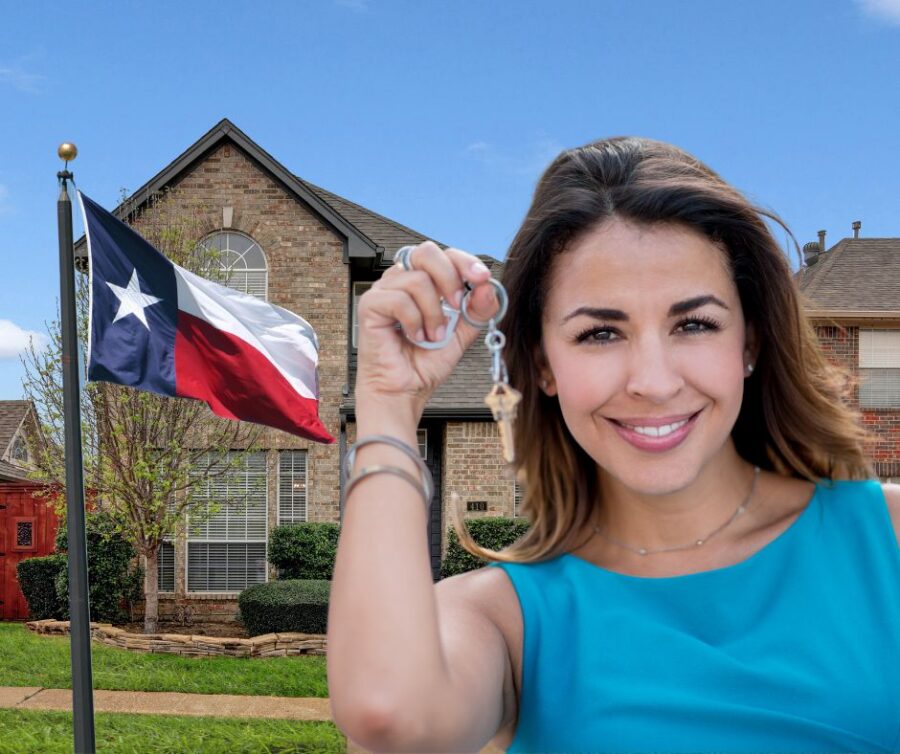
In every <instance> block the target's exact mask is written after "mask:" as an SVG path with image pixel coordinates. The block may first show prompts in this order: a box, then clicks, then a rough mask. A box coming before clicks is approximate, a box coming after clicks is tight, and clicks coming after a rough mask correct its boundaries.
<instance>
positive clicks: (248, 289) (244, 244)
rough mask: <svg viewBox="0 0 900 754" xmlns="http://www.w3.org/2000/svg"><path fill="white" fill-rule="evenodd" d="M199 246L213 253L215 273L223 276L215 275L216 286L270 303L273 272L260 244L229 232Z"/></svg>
mask: <svg viewBox="0 0 900 754" xmlns="http://www.w3.org/2000/svg"><path fill="white" fill-rule="evenodd" d="M198 246H199V247H200V248H201V249H202V250H203V251H205V252H207V253H209V255H210V257H211V260H210V261H211V264H212V266H213V270H215V271H217V272H218V273H219V274H214V275H212V277H213V279H214V280H215V281H216V282H220V283H222V284H223V285H227V286H228V287H229V288H234V290H236V291H240V292H241V293H249V294H250V295H251V296H256V297H257V298H261V299H263V300H264V301H265V300H266V291H267V289H268V274H269V272H268V270H269V268H268V265H267V264H266V255H265V254H264V253H263V250H262V249H261V248H260V247H259V244H258V243H256V241H254V240H253V239H252V238H250V237H249V236H245V235H244V234H243V233H235V232H234V231H230V230H229V231H219V232H217V233H213V234H212V235H211V236H207V237H206V238H204V239H203V240H202V241H201V242H200V243H199V244H198Z"/></svg>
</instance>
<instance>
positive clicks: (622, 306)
mask: <svg viewBox="0 0 900 754" xmlns="http://www.w3.org/2000/svg"><path fill="white" fill-rule="evenodd" d="M747 336H748V332H747V327H746V324H745V322H744V315H743V312H742V310H741V304H740V299H739V297H738V292H737V288H736V287H735V284H734V281H733V280H732V278H731V273H730V272H729V270H728V267H727V261H726V257H725V254H724V252H723V251H722V250H720V249H719V248H718V247H717V246H716V245H715V244H713V243H712V242H711V241H709V240H708V239H707V238H706V237H705V236H703V235H701V234H700V233H698V232H696V231H694V230H692V229H690V228H688V227H686V226H682V225H659V226H652V227H651V226H636V225H631V224H628V223H626V222H624V221H621V220H618V219H614V220H611V221H610V222H608V223H606V224H604V225H603V226H602V227H600V228H599V229H597V230H593V231H591V232H589V233H588V234H586V235H585V236H583V237H582V238H581V239H580V240H578V241H577V242H576V243H575V244H573V246H572V247H571V248H570V249H569V250H568V251H566V252H565V253H564V254H563V255H561V256H560V257H558V258H557V259H556V260H555V262H554V267H553V270H552V273H551V276H550V288H549V291H548V296H547V300H546V306H545V309H544V312H543V325H542V337H543V348H544V356H545V357H546V367H545V368H544V370H543V374H542V376H543V377H544V378H545V379H546V381H547V383H546V388H545V392H547V393H548V394H550V395H557V396H558V400H559V404H560V408H561V410H562V414H563V417H564V419H565V422H566V425H567V426H568V428H569V431H570V432H571V433H572V435H573V437H574V438H575V439H576V440H577V441H578V443H579V444H580V445H581V446H582V447H583V448H584V450H585V451H586V452H587V453H588V454H589V455H590V456H591V457H592V458H593V459H594V460H595V461H596V462H597V463H598V464H599V466H600V467H601V468H602V469H603V470H604V472H605V473H607V474H609V475H611V476H612V477H614V478H615V479H617V480H618V481H619V482H620V483H622V484H623V485H625V486H626V487H628V488H629V489H631V490H634V491H635V492H641V493H644V494H663V493H666V492H674V491H676V490H679V489H683V488H684V487H686V486H687V485H688V484H690V483H691V482H692V481H693V480H694V479H696V478H697V476H698V474H700V472H701V471H703V470H704V469H706V468H713V467H710V466H709V465H710V464H714V463H715V462H716V461H717V460H718V461H721V462H725V461H729V462H733V461H734V458H735V456H734V451H733V445H732V444H731V439H730V438H731V430H732V428H733V427H734V424H735V421H736V420H737V417H738V412H739V411H740V407H741V399H742V397H743V383H744V378H745V375H746V372H745V369H746V365H747V364H749V363H752V358H751V351H750V350H748V345H749V344H748V338H747Z"/></svg>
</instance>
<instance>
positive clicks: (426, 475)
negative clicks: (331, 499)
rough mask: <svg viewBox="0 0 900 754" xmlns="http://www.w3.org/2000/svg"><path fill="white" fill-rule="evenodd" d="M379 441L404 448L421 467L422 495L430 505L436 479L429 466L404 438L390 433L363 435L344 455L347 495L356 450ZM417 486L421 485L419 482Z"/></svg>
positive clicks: (400, 448)
mask: <svg viewBox="0 0 900 754" xmlns="http://www.w3.org/2000/svg"><path fill="white" fill-rule="evenodd" d="M378 443H380V444H383V445H390V446H391V447H392V448H397V450H402V451H403V452H404V453H405V454H406V455H407V456H408V457H409V459H410V460H411V461H412V462H413V463H414V464H416V466H417V467H418V469H419V474H421V476H422V484H421V487H422V496H423V497H424V498H425V503H426V505H428V506H430V505H431V498H432V497H433V496H434V480H433V479H432V477H431V471H429V469H428V467H427V466H426V465H425V461H423V460H422V456H420V455H419V453H418V452H417V451H416V450H414V449H413V448H411V447H410V446H409V445H407V444H406V443H405V442H403V441H402V440H398V439H397V438H396V437H390V436H389V435H368V436H367V437H362V438H360V439H358V440H357V441H356V443H355V444H354V445H352V446H351V447H350V449H349V450H348V451H347V455H346V456H345V457H344V472H343V473H344V484H345V487H344V489H345V492H344V495H345V497H346V494H347V492H348V491H349V486H348V485H349V483H350V482H351V481H352V480H351V479H350V470H351V469H352V468H353V462H354V461H355V460H356V451H357V450H358V449H359V448H362V447H365V446H366V445H374V444H378ZM354 478H355V477H354ZM416 486H419V485H418V484H417V485H416Z"/></svg>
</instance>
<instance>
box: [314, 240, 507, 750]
mask: <svg viewBox="0 0 900 754" xmlns="http://www.w3.org/2000/svg"><path fill="white" fill-rule="evenodd" d="M412 263H413V265H414V267H415V270H413V271H403V270H400V269H399V268H392V269H391V270H389V271H388V272H386V273H385V275H384V276H383V278H382V280H380V281H379V282H378V283H376V284H375V285H374V286H373V287H372V289H371V290H370V291H368V292H367V293H366V294H365V295H364V296H363V297H362V299H361V300H360V304H359V327H360V330H359V332H360V347H359V362H358V373H357V374H358V376H357V384H356V417H357V439H362V438H364V437H368V436H371V435H388V436H390V437H393V438H396V439H398V440H400V441H402V442H404V443H406V444H407V445H409V446H410V447H411V448H416V447H417V444H416V428H417V426H418V422H419V419H420V417H421V415H422V411H423V410H424V407H425V403H426V402H427V400H428V397H429V396H430V395H431V393H432V392H433V391H434V389H435V388H436V387H437V386H438V385H439V384H440V383H441V382H442V381H443V380H445V379H446V378H447V376H449V374H450V373H451V371H452V370H453V368H454V367H455V365H456V363H457V362H458V361H459V359H460V358H461V356H462V354H463V352H464V351H465V349H466V347H468V345H469V344H470V343H471V342H472V341H473V340H474V338H475V337H476V335H477V333H478V331H477V330H475V329H473V328H471V327H468V326H467V325H465V324H464V323H463V322H460V324H459V327H458V328H457V331H456V336H455V337H454V338H453V340H452V341H451V343H450V344H449V345H448V346H446V347H444V348H442V349H438V350H426V349H421V348H417V347H415V346H413V345H412V344H411V343H410V342H409V341H408V339H407V338H406V337H405V336H404V335H403V333H401V332H399V331H398V330H397V329H396V327H395V323H396V322H400V323H401V325H402V326H403V328H404V330H405V331H406V332H409V333H410V334H412V335H413V337H416V338H417V339H421V337H420V335H421V334H424V335H426V336H427V337H428V338H429V339H430V340H440V339H441V338H442V336H443V333H441V332H440V331H439V327H440V326H441V324H442V323H443V315H442V313H441V308H440V300H439V299H440V297H441V296H442V297H443V298H444V299H445V300H447V301H449V302H451V303H452V304H453V305H456V306H458V303H459V299H458V296H460V295H461V294H462V292H463V288H462V286H463V281H464V280H467V281H468V282H469V283H471V284H473V285H474V286H475V290H474V291H473V293H472V300H471V303H470V312H471V313H472V314H473V316H475V317H479V318H485V319H486V318H487V317H488V316H490V315H491V314H492V313H493V312H494V311H495V310H496V299H495V297H494V294H493V290H492V288H491V286H489V285H486V284H485V281H486V280H487V279H488V278H489V277H490V273H489V271H488V270H487V268H485V267H484V266H483V265H481V264H480V263H479V262H478V259H477V258H476V257H473V256H471V255H469V254H465V253H464V252H461V251H457V250H448V251H447V252H443V251H441V250H440V249H439V248H438V247H437V246H436V245H435V244H431V243H426V244H422V245H420V246H418V247H416V250H415V251H414V253H413V255H412ZM420 330H421V331H424V332H423V333H419V331H420ZM375 465H380V466H394V467H399V468H401V469H403V470H405V471H407V472H408V473H409V474H410V475H412V476H413V477H414V478H416V479H418V478H419V470H418V467H417V466H416V464H415V463H414V462H413V461H412V460H411V459H410V458H408V457H407V456H406V455H405V454H404V453H403V452H402V451H400V450H398V449H397V448H394V447H392V446H390V445H387V444H380V443H376V444H372V445H366V446H364V447H361V448H360V449H359V450H358V452H357V457H356V462H355V468H354V470H352V473H353V472H358V471H359V469H361V468H363V467H372V466H375ZM427 521H428V511H427V509H426V507H425V505H423V498H422V494H421V492H420V491H418V490H417V489H416V487H415V486H413V485H412V484H410V483H409V481H408V480H406V479H404V478H401V477H400V476H397V475H394V474H390V473H378V474H372V475H370V476H367V477H366V478H365V479H363V480H361V481H360V482H359V483H358V484H357V485H356V486H354V488H353V490H352V492H351V493H350V494H349V496H348V499H347V501H346V504H345V510H344V518H343V523H342V526H341V535H340V540H339V543H338V550H337V559H336V562H335V569H334V578H333V581H332V587H331V598H330V609H329V616H328V685H329V695H330V698H331V706H332V713H333V715H334V718H335V721H336V723H337V724H338V726H339V727H340V728H341V729H342V730H343V731H344V732H345V733H347V735H349V736H350V738H352V739H353V740H354V741H356V742H357V743H359V744H361V745H362V746H365V747H367V748H369V749H372V750H374V751H390V752H402V751H417V752H423V751H463V750H472V751H477V750H478V748H480V746H481V745H483V744H484V743H486V742H487V741H488V740H490V738H491V737H493V735H494V734H495V733H496V732H497V729H498V728H499V725H500V722H501V719H502V715H503V684H504V679H505V677H506V676H505V674H506V673H507V672H508V653H507V650H506V645H505V642H504V640H503V637H502V635H501V634H500V632H499V630H498V629H497V628H496V626H494V625H493V623H492V622H491V621H490V620H489V619H488V618H487V617H485V616H482V615H480V614H479V613H478V611H477V610H476V609H474V608H473V607H472V606H470V605H468V604H467V603H466V601H465V600H462V599H454V598H452V597H450V596H448V599H447V601H446V607H444V606H442V609H441V612H440V614H439V612H438V606H437V599H436V596H435V585H434V584H433V583H432V579H431V565H430V558H429V553H428V547H427V542H426V537H425V532H426V526H427ZM492 627H493V628H492Z"/></svg>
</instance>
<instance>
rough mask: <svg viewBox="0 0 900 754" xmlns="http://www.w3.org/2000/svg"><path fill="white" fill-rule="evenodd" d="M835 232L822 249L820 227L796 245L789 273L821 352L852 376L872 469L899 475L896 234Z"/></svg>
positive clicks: (899, 247) (899, 267) (899, 246)
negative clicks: (798, 252) (797, 263)
mask: <svg viewBox="0 0 900 754" xmlns="http://www.w3.org/2000/svg"><path fill="white" fill-rule="evenodd" d="M860 227H861V226H860V223H858V222H855V223H853V233H854V235H853V238H843V239H841V240H840V241H838V243H837V244H835V245H834V246H832V247H831V248H830V249H828V250H827V251H826V250H825V231H819V241H818V243H817V242H811V243H808V244H806V245H805V246H804V247H803V253H804V258H805V265H804V267H803V268H802V269H801V270H800V271H799V272H798V273H797V283H798V286H799V288H800V291H801V292H802V293H803V294H804V296H805V297H806V299H807V300H806V308H807V314H808V315H809V316H810V317H811V319H812V322H813V324H814V325H815V328H816V333H817V335H818V336H819V341H820V343H821V344H822V346H823V348H824V350H825V352H826V354H827V355H828V357H829V358H830V359H832V360H833V361H834V362H835V363H838V364H840V365H842V366H844V367H846V368H847V369H848V370H849V371H850V373H851V374H852V375H853V378H854V389H853V393H852V402H853V405H854V408H858V409H859V410H860V412H861V414H862V420H863V423H864V424H865V427H866V429H867V430H869V431H870V432H872V433H873V434H874V436H875V438H876V440H875V442H874V443H873V444H872V445H871V446H870V456H871V458H872V460H873V462H874V466H875V471H876V473H877V474H878V476H879V477H880V478H881V479H883V480H888V479H892V480H897V479H900V238H859V230H860Z"/></svg>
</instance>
